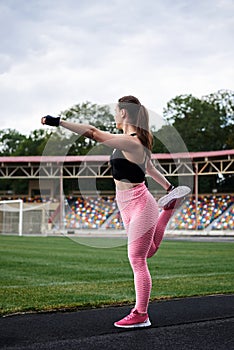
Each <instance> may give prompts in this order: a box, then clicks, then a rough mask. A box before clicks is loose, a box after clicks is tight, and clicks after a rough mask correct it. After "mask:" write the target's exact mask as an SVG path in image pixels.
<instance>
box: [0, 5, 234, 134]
mask: <svg viewBox="0 0 234 350" xmlns="http://www.w3.org/2000/svg"><path fill="white" fill-rule="evenodd" d="M0 26H1V30H0V42H1V45H0V99H1V100H0V102H1V109H0V129H8V128H10V129H16V130H17V131H19V132H21V133H23V134H28V133H30V132H31V131H33V130H35V129H39V128H41V124H40V118H41V117H42V116H44V115H47V114H50V115H54V116H57V115H58V114H59V113H60V112H62V111H65V110H67V109H69V108H71V107H72V106H73V105H75V104H78V103H82V102H85V101H91V102H92V103H97V104H100V105H103V104H113V103H116V102H117V100H118V98H119V97H122V96H124V95H134V96H136V97H138V98H139V100H140V101H141V103H142V104H144V105H145V106H146V107H147V108H149V109H150V110H151V111H153V112H155V113H156V114H155V115H158V116H159V118H158V119H157V117H155V120H154V121H153V124H154V125H156V124H157V123H158V124H160V121H159V119H160V117H161V116H162V113H163V108H165V107H166V104H167V102H169V101H170V100H171V99H173V98H174V97H176V96H178V95H183V94H192V95H193V96H195V97H198V98H201V97H202V96H204V95H208V94H210V93H214V92H217V91H218V90H221V89H228V90H233V82H234V67H233V66H234V64H233V63H234V45H233V37H234V1H233V0H197V1H193V0H178V1H176V0H144V1H142V0H30V1H28V0H0ZM156 126H157V125H156Z"/></svg>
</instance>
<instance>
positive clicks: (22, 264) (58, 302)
mask: <svg viewBox="0 0 234 350" xmlns="http://www.w3.org/2000/svg"><path fill="white" fill-rule="evenodd" d="M99 239H100V238H99ZM0 251H1V252H0V313H1V314H2V315H3V314H11V313H17V312H25V311H42V310H47V311H49V310H54V309H56V310H57V309H65V308H67V309H73V308H74V309H75V308H84V307H102V306H106V305H117V304H119V305H120V304H123V303H129V304H130V303H133V302H134V299H135V294H134V285H133V275H132V271H131V268H130V265H129V263H128V259H127V247H126V244H123V242H122V245H120V246H118V247H115V248H92V247H89V246H88V245H83V244H78V243H75V242H74V241H73V240H71V239H69V238H66V237H18V236H15V237H13V236H0ZM233 253H234V244H233V243H214V242H213V243H212V242H188V241H164V242H163V243H162V245H161V248H160V249H159V251H158V253H157V254H156V255H155V256H154V257H153V258H151V259H149V268H150V272H151V276H152V281H153V287H152V293H151V300H154V299H162V298H175V297H176V298H177V297H184V296H194V295H209V294H221V293H233V292H234V271H233V266H234V254H233Z"/></svg>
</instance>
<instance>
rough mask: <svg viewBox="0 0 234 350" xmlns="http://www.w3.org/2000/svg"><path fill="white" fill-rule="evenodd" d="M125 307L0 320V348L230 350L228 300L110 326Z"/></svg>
mask: <svg viewBox="0 0 234 350" xmlns="http://www.w3.org/2000/svg"><path fill="white" fill-rule="evenodd" d="M130 309H131V306H130V307H129V306H123V307H107V308H103V309H92V310H81V311H75V312H57V313H38V314H25V315H16V316H7V317H1V318H0V349H7V350H10V349H12V350H13V349H14V350H16V349H17V350H19V349H21V350H22V349H25V350H26V349H27V350H29V349H32V350H36V349H46V350H47V349H48V350H76V349H77V350H83V349H87V350H93V349H95V350H96V349H103V350H115V349H118V350H121V349H126V350H127V349H134V350H138V349H139V350H149V349H160V350H169V349H170V350H183V349H184V350H190V349H194V350H200V349H201V350H233V349H234V295H225V296H224V295H216V296H207V297H193V298H184V299H173V300H168V301H157V302H152V303H151V304H150V306H149V316H150V320H151V323H152V326H151V327H150V328H147V329H146V328H145V329H135V330H126V329H120V328H115V327H114V326H113V323H114V322H115V321H117V320H119V319H120V318H122V317H124V316H126V314H128V313H129V310H130Z"/></svg>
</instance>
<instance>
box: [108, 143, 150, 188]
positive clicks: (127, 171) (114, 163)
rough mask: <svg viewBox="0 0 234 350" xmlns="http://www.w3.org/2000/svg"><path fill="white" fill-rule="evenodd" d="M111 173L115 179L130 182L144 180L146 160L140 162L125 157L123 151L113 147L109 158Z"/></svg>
mask: <svg viewBox="0 0 234 350" xmlns="http://www.w3.org/2000/svg"><path fill="white" fill-rule="evenodd" d="M110 164H111V169H112V175H113V178H114V179H115V180H119V181H122V182H130V183H140V182H143V181H145V173H146V161H144V162H143V163H141V164H137V163H133V162H131V161H130V160H128V159H126V158H125V156H124V154H123V152H122V151H120V150H118V149H115V150H114V152H113V153H112V155H111V158H110Z"/></svg>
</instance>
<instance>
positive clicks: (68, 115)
mask: <svg viewBox="0 0 234 350" xmlns="http://www.w3.org/2000/svg"><path fill="white" fill-rule="evenodd" d="M60 116H61V117H62V118H63V119H65V120H68V121H71V122H76V123H86V124H91V125H93V126H95V127H97V128H99V129H100V130H103V131H109V132H111V133H118V132H119V131H118V130H117V129H116V125H115V120H114V116H113V114H111V112H110V108H109V106H107V105H104V106H98V105H97V104H94V103H91V102H83V103H81V104H76V105H74V106H73V107H71V108H70V109H68V110H66V111H64V112H61V114H60ZM60 137H64V138H65V139H66V141H67V147H68V148H69V150H68V154H71V155H72V154H73V155H75V154H87V153H91V154H109V152H110V150H109V148H108V147H106V146H104V145H102V144H98V143H97V142H96V141H94V140H91V139H87V138H85V137H84V136H82V135H79V136H77V135H73V136H72V135H71V133H70V132H69V134H68V133H67V131H65V130H60ZM69 140H70V142H69Z"/></svg>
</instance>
